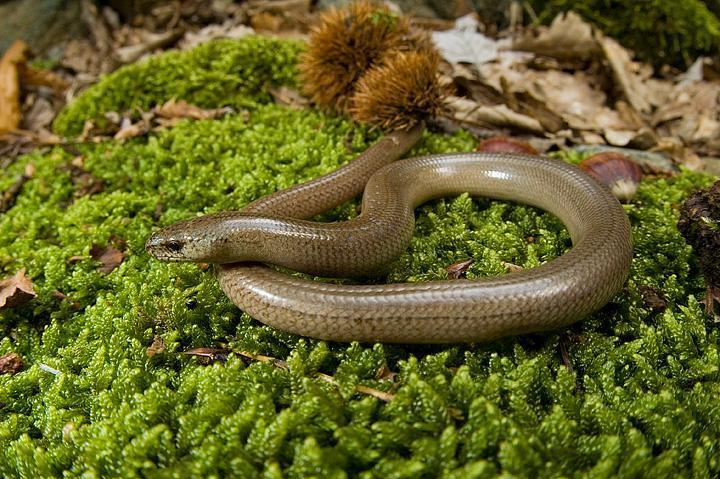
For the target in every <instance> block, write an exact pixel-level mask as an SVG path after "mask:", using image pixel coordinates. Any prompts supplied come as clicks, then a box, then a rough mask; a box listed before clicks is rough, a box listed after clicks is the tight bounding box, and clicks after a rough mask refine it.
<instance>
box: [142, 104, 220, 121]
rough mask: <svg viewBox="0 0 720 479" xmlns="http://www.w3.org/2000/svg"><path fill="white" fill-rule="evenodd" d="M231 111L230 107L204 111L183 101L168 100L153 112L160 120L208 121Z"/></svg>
mask: <svg viewBox="0 0 720 479" xmlns="http://www.w3.org/2000/svg"><path fill="white" fill-rule="evenodd" d="M231 111H232V108H230V107H224V108H214V109H207V110H206V109H204V108H200V107H199V106H196V105H193V104H190V103H188V102H186V101H185V100H180V101H177V100H175V99H171V100H168V101H167V102H165V103H164V104H163V105H161V106H158V107H155V108H154V109H153V112H154V113H155V114H156V115H158V116H159V117H162V118H168V119H174V118H192V119H195V120H209V119H213V118H218V117H221V116H223V115H226V114H228V113H230V112H231Z"/></svg>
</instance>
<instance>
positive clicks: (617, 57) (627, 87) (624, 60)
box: [600, 36, 650, 113]
mask: <svg viewBox="0 0 720 479" xmlns="http://www.w3.org/2000/svg"><path fill="white" fill-rule="evenodd" d="M600 45H601V46H602V51H603V53H604V54H605V58H606V59H607V61H608V63H609V64H610V68H611V69H612V71H613V76H614V78H615V81H616V83H617V85H618V86H619V87H620V90H621V91H622V92H623V95H624V96H625V99H626V100H627V101H628V103H629V104H630V105H631V106H632V107H633V108H635V109H636V110H637V111H639V112H641V113H648V112H649V111H650V102H649V101H648V100H647V98H646V94H645V87H644V86H643V83H642V79H641V78H640V76H639V75H637V73H636V72H635V70H634V68H633V66H634V64H633V62H632V59H631V58H630V53H628V51H627V50H626V49H624V48H623V47H622V46H620V44H619V43H618V42H616V41H615V40H613V39H612V38H609V37H605V36H603V37H602V38H601V39H600Z"/></svg>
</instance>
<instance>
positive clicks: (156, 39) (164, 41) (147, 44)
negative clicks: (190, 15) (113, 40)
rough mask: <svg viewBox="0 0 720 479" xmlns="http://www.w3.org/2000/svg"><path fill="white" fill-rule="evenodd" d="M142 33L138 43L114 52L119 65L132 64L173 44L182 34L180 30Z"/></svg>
mask: <svg viewBox="0 0 720 479" xmlns="http://www.w3.org/2000/svg"><path fill="white" fill-rule="evenodd" d="M143 33H144V34H143V38H142V39H141V42H140V43H138V44H136V45H128V46H124V47H121V48H118V49H117V50H115V55H116V57H117V59H118V60H120V63H132V62H134V61H135V60H137V59H139V58H140V57H141V56H143V55H144V54H146V53H148V52H151V51H153V50H156V49H158V48H162V47H164V46H166V45H168V44H170V43H172V42H174V41H175V40H177V39H178V38H180V36H181V35H182V33H183V32H182V31H180V30H168V31H165V32H161V33H151V32H143Z"/></svg>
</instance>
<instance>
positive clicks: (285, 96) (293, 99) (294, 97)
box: [267, 86, 310, 110]
mask: <svg viewBox="0 0 720 479" xmlns="http://www.w3.org/2000/svg"><path fill="white" fill-rule="evenodd" d="M267 90H268V92H269V93H270V94H271V95H272V96H273V99H274V100H275V103H277V104H279V105H285V106H289V107H290V108H292V109H293V110H301V109H303V108H306V107H307V106H308V105H309V104H310V100H308V99H307V98H306V97H304V96H302V95H301V94H300V92H299V91H297V90H295V89H293V88H288V87H286V86H281V87H278V88H274V87H268V89H267Z"/></svg>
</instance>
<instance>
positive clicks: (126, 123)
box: [113, 118, 150, 140]
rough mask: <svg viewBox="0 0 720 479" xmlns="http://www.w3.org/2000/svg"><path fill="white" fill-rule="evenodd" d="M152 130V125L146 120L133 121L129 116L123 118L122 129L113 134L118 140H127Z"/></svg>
mask: <svg viewBox="0 0 720 479" xmlns="http://www.w3.org/2000/svg"><path fill="white" fill-rule="evenodd" d="M148 131H150V125H149V124H148V122H146V121H145V120H140V121H139V122H137V123H133V122H132V120H130V119H129V118H123V120H122V123H121V124H120V129H119V130H118V132H117V133H115V135H114V136H113V138H114V139H116V140H127V139H130V138H135V137H136V136H141V135H144V134H145V133H147V132H148Z"/></svg>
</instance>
